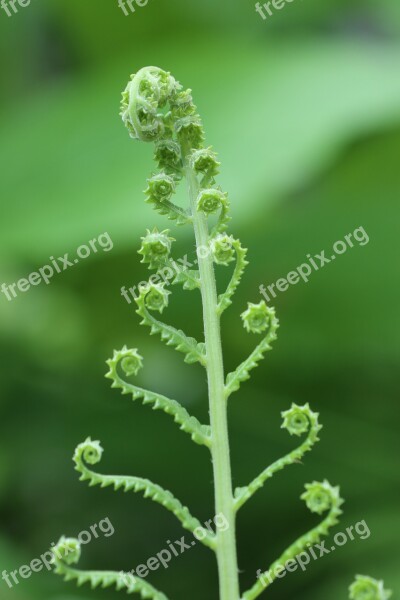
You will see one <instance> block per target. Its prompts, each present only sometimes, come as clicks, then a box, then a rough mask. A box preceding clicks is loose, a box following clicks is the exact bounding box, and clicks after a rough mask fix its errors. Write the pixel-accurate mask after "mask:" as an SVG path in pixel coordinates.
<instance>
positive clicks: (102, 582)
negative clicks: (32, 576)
mask: <svg viewBox="0 0 400 600" xmlns="http://www.w3.org/2000/svg"><path fill="white" fill-rule="evenodd" d="M51 551H52V553H53V557H54V558H53V561H54V564H55V569H54V572H55V573H57V575H61V576H62V577H64V581H73V580H75V581H76V582H77V584H78V586H81V585H84V584H85V583H88V584H89V585H90V587H91V588H92V590H94V589H96V588H97V587H101V588H103V589H105V588H110V587H115V589H116V590H117V591H121V590H124V591H126V593H127V594H134V593H137V594H139V595H140V597H141V598H142V600H168V598H167V596H165V594H162V593H161V592H159V591H158V590H156V589H155V588H154V587H153V586H152V585H150V584H149V583H147V581H145V580H144V579H141V578H140V577H137V576H133V575H131V574H130V573H123V572H116V571H81V570H80V569H75V568H73V567H72V566H71V565H74V564H76V563H78V562H79V559H80V556H81V546H80V543H79V541H78V540H77V539H74V538H65V537H62V538H61V539H60V540H59V542H58V544H57V545H56V546H54V548H52V550H51Z"/></svg>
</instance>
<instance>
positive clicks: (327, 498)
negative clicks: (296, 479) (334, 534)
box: [242, 480, 343, 600]
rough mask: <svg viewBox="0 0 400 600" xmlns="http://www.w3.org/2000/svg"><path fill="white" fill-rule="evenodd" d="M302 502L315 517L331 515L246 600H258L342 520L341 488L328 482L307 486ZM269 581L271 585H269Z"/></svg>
mask: <svg viewBox="0 0 400 600" xmlns="http://www.w3.org/2000/svg"><path fill="white" fill-rule="evenodd" d="M301 499H302V500H304V501H305V502H306V505H307V507H308V508H309V510H310V511H311V512H313V513H316V514H318V515H321V514H323V513H324V512H326V511H329V512H328V515H327V516H326V517H325V519H324V520H323V521H322V523H320V524H319V525H317V527H314V529H311V531H309V532H308V533H306V534H305V535H303V536H301V537H300V538H298V539H297V540H296V541H295V542H294V543H293V544H292V545H291V546H289V548H287V550H285V551H284V552H283V553H282V554H281V556H280V557H279V558H278V560H276V561H275V562H274V563H273V564H272V565H271V566H270V567H269V569H268V570H267V571H265V573H263V574H262V575H261V576H260V579H259V580H258V581H257V582H256V583H255V584H254V586H253V587H252V588H251V589H250V590H248V591H247V592H245V593H244V594H243V596H242V600H255V598H258V596H260V594H261V593H262V592H263V591H264V590H265V589H266V588H267V587H268V586H269V585H270V584H271V583H273V582H274V581H275V579H276V577H277V576H278V574H279V573H280V571H279V569H283V570H284V568H285V565H286V563H287V562H288V561H289V560H293V559H294V558H295V557H296V556H298V555H299V554H300V553H301V552H304V551H305V549H306V548H308V547H310V546H312V545H313V544H316V543H318V542H319V541H320V539H321V538H322V537H323V536H326V535H328V533H329V530H330V529H331V528H332V527H334V526H335V525H337V523H338V522H339V520H338V517H339V516H340V515H341V514H342V510H341V508H340V507H341V505H342V504H343V500H342V498H341V497H340V494H339V488H338V487H332V486H331V485H330V483H329V482H328V481H326V480H325V481H324V482H322V483H318V482H316V481H315V482H314V483H310V484H307V485H306V491H305V492H304V493H303V494H302V496H301ZM266 580H268V581H266Z"/></svg>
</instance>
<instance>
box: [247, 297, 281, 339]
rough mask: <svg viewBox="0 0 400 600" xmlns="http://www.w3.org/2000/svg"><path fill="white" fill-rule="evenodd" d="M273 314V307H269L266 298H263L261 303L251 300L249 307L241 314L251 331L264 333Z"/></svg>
mask: <svg viewBox="0 0 400 600" xmlns="http://www.w3.org/2000/svg"><path fill="white" fill-rule="evenodd" d="M273 315H274V311H273V309H272V308H269V307H268V306H267V305H266V304H265V302H264V300H261V302H260V303H259V304H253V303H252V302H249V303H248V306H247V309H246V310H245V311H244V312H243V313H242V314H241V315H240V316H241V317H242V320H243V325H244V327H245V329H246V330H247V331H248V332H249V333H250V332H251V333H262V332H263V331H265V330H266V329H268V327H269V326H270V323H271V319H272V317H273Z"/></svg>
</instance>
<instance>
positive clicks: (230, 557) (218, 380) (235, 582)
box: [184, 152, 240, 600]
mask: <svg viewBox="0 0 400 600" xmlns="http://www.w3.org/2000/svg"><path fill="white" fill-rule="evenodd" d="M184 154H185V156H187V153H186V152H185V153H184ZM185 173H186V179H187V182H188V186H189V195H190V203H191V209H192V215H193V217H192V218H193V226H194V232H195V237H196V247H197V249H200V252H199V253H198V264H199V271H200V282H201V296H202V303H203V318H204V333H205V344H206V353H207V378H208V392H209V407H210V423H211V438H212V446H211V453H212V461H213V470H214V486H215V510H216V514H220V513H222V514H223V515H224V516H225V518H226V520H227V522H228V523H229V526H228V527H227V528H226V530H225V531H222V530H219V531H218V532H217V550H216V552H217V561H218V572H219V586H220V600H239V597H240V592H239V577H238V565H237V554H236V531H235V530H236V523H235V519H236V516H235V510H234V500H233V491H232V475H231V461H230V451H229V438H228V416H227V403H226V400H225V388H224V381H225V379H224V366H223V358H222V344H221V333H220V317H219V315H218V298H217V287H216V281H215V274H214V266H213V260H212V257H211V253H210V252H205V251H204V252H202V250H204V249H205V248H208V243H209V232H208V224H207V218H206V216H205V215H204V214H203V213H202V212H199V211H197V210H196V200H197V196H198V193H199V182H198V179H197V177H196V174H195V173H194V171H193V170H192V169H191V167H190V165H189V162H188V160H186V161H185ZM205 255H206V256H205Z"/></svg>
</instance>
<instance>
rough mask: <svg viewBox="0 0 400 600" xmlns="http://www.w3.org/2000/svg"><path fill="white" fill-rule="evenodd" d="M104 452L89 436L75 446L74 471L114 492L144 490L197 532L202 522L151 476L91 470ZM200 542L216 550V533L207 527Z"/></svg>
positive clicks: (92, 483)
mask: <svg viewBox="0 0 400 600" xmlns="http://www.w3.org/2000/svg"><path fill="white" fill-rule="evenodd" d="M102 454H103V448H102V447H101V445H100V442H98V441H92V440H91V439H90V438H88V439H87V440H86V441H85V442H82V444H79V445H78V446H77V447H76V449H75V453H74V457H73V460H74V463H75V470H76V471H78V473H80V474H81V476H80V478H79V479H80V481H89V485H90V486H95V485H99V486H100V487H102V488H105V487H109V486H112V487H114V490H115V491H117V490H120V489H123V491H124V492H130V491H133V492H142V493H143V495H144V497H145V498H150V499H151V500H153V501H154V502H157V503H158V504H161V505H162V506H164V507H165V508H166V509H167V510H169V511H170V512H172V513H173V514H174V515H175V516H176V518H177V519H179V521H180V522H181V524H182V527H183V528H184V529H187V530H188V531H191V532H192V533H194V532H195V531H196V530H197V529H198V528H201V523H200V521H199V520H198V519H196V518H195V517H193V516H192V515H191V514H190V512H189V509H188V508H187V507H186V506H183V504H182V503H181V502H180V501H179V500H177V498H175V496H173V494H172V493H171V492H170V491H169V490H165V489H164V488H162V487H161V486H159V485H157V484H156V483H153V482H152V481H150V480H149V479H143V478H142V477H134V476H130V475H102V474H101V473H97V472H95V471H92V470H91V469H89V467H88V466H87V464H90V465H95V464H97V463H99V462H100V461H101V457H102ZM201 541H202V542H203V544H204V545H205V546H208V547H209V548H212V549H214V547H215V536H214V534H211V533H210V532H208V531H207V532H206V531H205V530H204V537H203V536H202V537H201Z"/></svg>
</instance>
